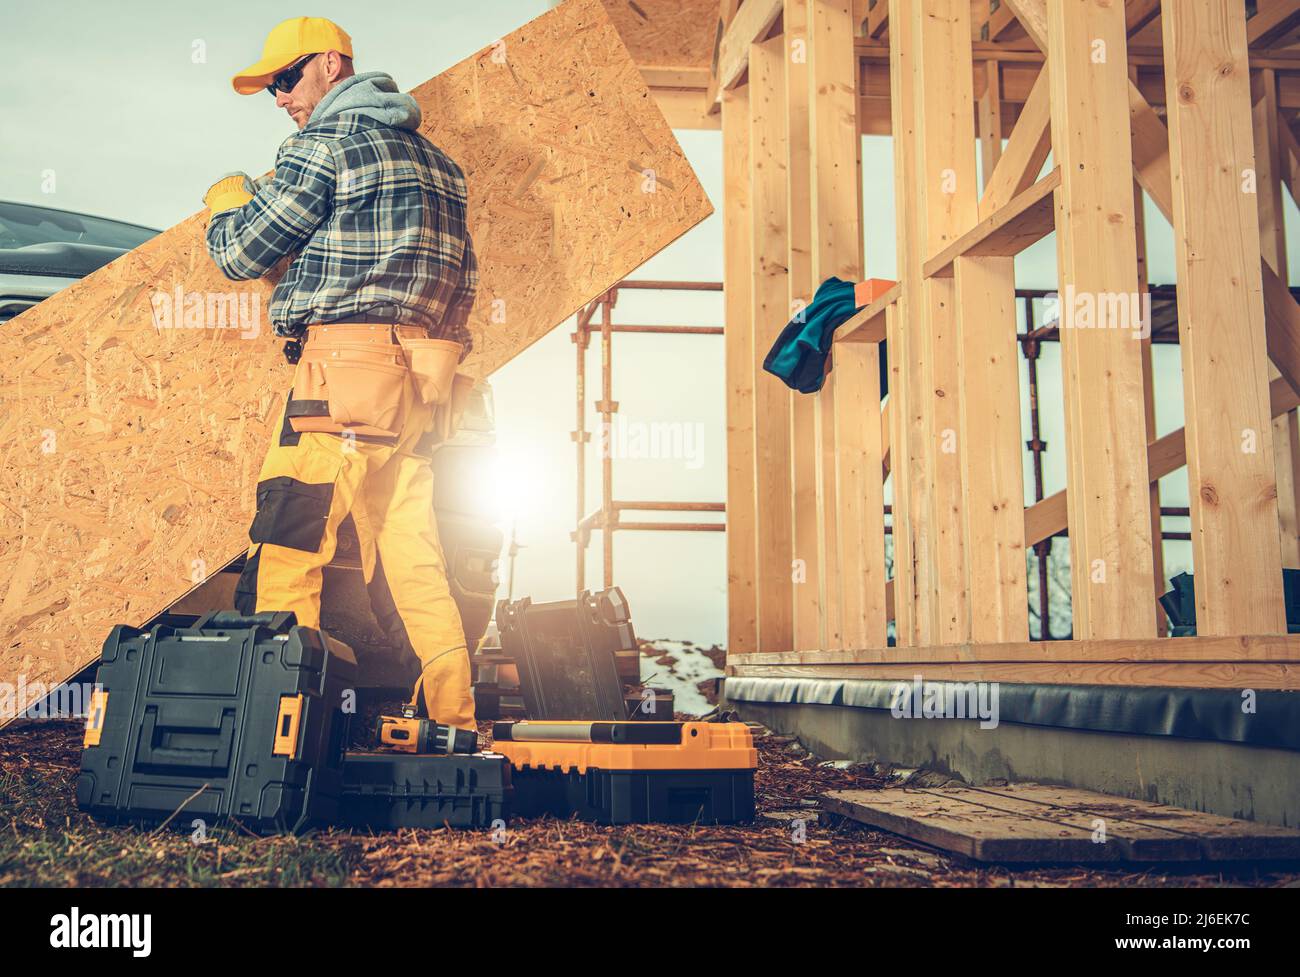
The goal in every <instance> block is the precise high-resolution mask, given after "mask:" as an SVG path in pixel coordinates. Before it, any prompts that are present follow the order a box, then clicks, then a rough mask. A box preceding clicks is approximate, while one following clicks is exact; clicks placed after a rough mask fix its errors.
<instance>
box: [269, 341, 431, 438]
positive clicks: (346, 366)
mask: <svg viewBox="0 0 1300 977" xmlns="http://www.w3.org/2000/svg"><path fill="white" fill-rule="evenodd" d="M410 375H411V371H410V369H409V368H408V367H407V365H406V362H405V359H404V357H403V354H402V351H401V349H400V348H399V347H397V346H393V345H386V344H376V343H347V342H340V343H317V342H313V343H309V344H308V345H307V346H306V348H304V349H303V352H302V359H301V360H299V362H298V369H297V372H296V373H295V374H294V381H293V399H294V401H295V402H296V403H297V404H298V405H299V410H298V414H299V416H305V417H311V416H316V417H326V416H327V417H329V419H330V421H331V422H332V423H335V424H341V425H346V426H348V427H362V428H366V429H376V430H379V431H387V432H392V433H396V432H397V430H398V428H399V426H400V423H401V409H402V400H403V396H404V394H405V391H406V384H407V378H408V377H409V376H410ZM307 405H314V406H315V410H313V411H312V412H311V413H310V414H304V413H303V411H302V410H301V408H302V407H306V406H307ZM298 419H299V417H291V418H290V423H291V424H292V425H293V427H294V429H295V430H299V429H300V428H299V425H298V424H297V423H295V422H296V421H297V420H298ZM316 426H318V425H311V424H310V423H305V424H304V425H303V426H302V428H301V429H302V430H312V429H313V428H314V427H316Z"/></svg>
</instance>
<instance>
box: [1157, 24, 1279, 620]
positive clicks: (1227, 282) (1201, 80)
mask: <svg viewBox="0 0 1300 977" xmlns="http://www.w3.org/2000/svg"><path fill="white" fill-rule="evenodd" d="M1161 19H1162V21H1163V23H1164V38H1165V52H1166V59H1167V60H1166V66H1165V78H1166V84H1167V85H1168V89H1169V96H1168V104H1169V147H1170V163H1171V168H1172V173H1173V184H1172V187H1173V199H1174V226H1175V227H1176V228H1177V230H1178V233H1176V234H1175V235H1174V254H1175V260H1176V263H1177V265H1176V266H1177V272H1178V335H1179V341H1180V342H1179V345H1180V349H1181V353H1182V364H1183V398H1184V404H1185V407H1184V416H1185V417H1186V418H1187V428H1186V442H1185V443H1186V451H1187V481H1188V487H1189V491H1188V496H1189V498H1190V500H1191V519H1192V534H1191V535H1192V561H1193V564H1194V566H1195V567H1196V570H1197V573H1196V580H1197V585H1196V628H1197V633H1198V634H1209V635H1214V634H1265V633H1268V632H1273V631H1280V632H1284V631H1286V619H1285V615H1284V613H1283V606H1282V578H1281V574H1280V573H1279V572H1278V571H1279V569H1280V568H1281V564H1282V560H1281V552H1280V549H1279V538H1278V509H1277V481H1276V475H1275V472H1274V460H1273V438H1272V430H1273V429H1272V418H1271V416H1270V413H1269V391H1268V384H1269V379H1268V355H1267V352H1266V338H1265V331H1264V300H1263V296H1262V284H1261V279H1260V244H1259V240H1260V238H1259V214H1258V209H1257V205H1256V202H1255V196H1257V194H1253V195H1252V194H1247V193H1243V192H1242V179H1243V171H1244V170H1250V169H1253V167H1254V162H1255V149H1254V140H1253V135H1252V132H1251V101H1250V75H1249V71H1248V69H1247V64H1246V21H1245V12H1244V10H1243V8H1241V7H1240V6H1239V5H1234V4H1233V3H1232V0H1206V2H1204V3H1200V4H1179V3H1176V2H1175V3H1169V2H1166V3H1165V4H1164V5H1163V8H1162V13H1161Z"/></svg>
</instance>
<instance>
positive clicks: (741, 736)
mask: <svg viewBox="0 0 1300 977" xmlns="http://www.w3.org/2000/svg"><path fill="white" fill-rule="evenodd" d="M493 748H494V749H496V750H499V751H500V752H501V753H502V754H504V755H505V757H506V758H507V759H508V760H509V761H510V763H511V765H512V766H513V767H514V769H513V771H512V772H511V777H512V780H513V782H514V786H515V813H516V814H518V815H520V816H521V817H540V816H542V815H547V814H549V815H553V816H555V817H557V818H566V819H567V818H571V817H574V816H577V817H578V818H581V819H582V820H585V821H596V822H599V823H601V824H638V823H647V822H659V823H667V824H690V823H693V822H700V823H702V824H731V823H735V822H739V821H749V820H752V819H753V817H754V771H755V769H756V768H757V767H758V753H757V751H756V750H755V749H754V740H753V734H752V732H751V731H750V729H749V727H748V726H746V725H745V724H744V723H706V722H681V723H677V722H671V723H670V722H659V723H653V722H652V723H640V722H622V723H604V722H595V723H583V722H567V723H566V722H554V721H552V722H518V723H497V724H496V725H495V726H494V729H493Z"/></svg>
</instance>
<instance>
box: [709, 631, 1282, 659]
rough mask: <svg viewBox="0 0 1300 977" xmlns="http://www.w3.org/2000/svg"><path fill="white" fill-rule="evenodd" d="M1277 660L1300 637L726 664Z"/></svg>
mask: <svg viewBox="0 0 1300 977" xmlns="http://www.w3.org/2000/svg"><path fill="white" fill-rule="evenodd" d="M1197 661H1221V662H1243V661H1274V662H1295V663H1297V664H1300V635H1285V634H1276V635H1258V636H1247V637H1242V636H1239V635H1231V636H1227V637H1197V636H1193V637H1187V638H1177V639H1170V638H1135V639H1128V638H1091V639H1084V638H1081V639H1079V640H1076V641H1008V642H997V643H992V644H989V643H985V644H976V643H974V642H969V641H968V642H964V643H962V644H955V645H931V646H928V647H915V648H846V649H842V650H839V651H773V652H751V653H749V654H743V655H728V656H727V664H728V665H734V666H738V667H740V666H750V665H957V664H972V663H978V662H1091V663H1097V664H1099V663H1105V662H1111V663H1117V662H1197Z"/></svg>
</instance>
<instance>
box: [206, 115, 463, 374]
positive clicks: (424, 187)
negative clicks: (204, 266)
mask: <svg viewBox="0 0 1300 977" xmlns="http://www.w3.org/2000/svg"><path fill="white" fill-rule="evenodd" d="M207 243H208V253H209V254H210V255H211V256H212V260H213V261H215V262H216V263H217V265H218V267H220V268H221V270H222V272H223V273H224V274H225V275H226V277H227V278H231V279H235V280H245V279H251V278H261V277H263V276H264V275H266V274H267V273H268V272H269V271H270V270H271V269H272V268H273V267H274V266H275V265H276V263H277V262H279V261H280V260H281V259H283V258H285V257H287V256H289V255H293V256H294V257H293V260H292V262H291V263H290V264H289V267H288V269H287V270H286V271H285V274H284V277H283V278H282V279H281V280H280V282H279V283H278V284H277V285H276V286H275V290H274V292H273V293H272V295H271V309H270V318H271V325H272V327H273V328H274V330H275V332H276V334H277V335H280V336H285V337H294V338H296V337H301V336H302V335H303V334H304V333H305V331H306V326H307V324H308V323H316V322H346V321H356V320H359V319H361V320H364V319H369V321H382V322H394V323H404V324H411V325H422V326H424V327H425V328H426V329H428V330H429V335H430V336H433V337H434V338H437V339H450V340H453V341H455V342H458V343H463V344H464V345H465V351H466V352H468V351H469V348H470V345H471V338H470V334H469V330H468V329H467V328H466V322H467V320H468V318H469V311H470V307H471V306H472V305H473V304H474V296H475V293H476V292H477V290H478V263H477V260H476V258H475V255H474V246H473V242H472V241H471V240H470V236H469V230H468V228H467V226H466V188H465V176H464V174H463V173H462V172H461V169H460V167H459V166H458V165H457V164H456V162H455V161H454V160H453V159H451V157H449V156H448V155H447V154H446V153H444V152H442V150H440V149H438V148H437V147H436V146H434V145H433V144H432V143H430V142H429V141H428V140H427V139H425V138H424V137H423V136H421V135H420V134H419V133H417V132H413V131H410V130H406V129H397V128H392V127H389V126H384V125H381V124H380V123H378V122H377V121H375V120H373V119H370V118H368V117H366V116H364V115H359V114H347V115H340V116H334V117H331V118H328V119H325V120H323V121H322V122H320V123H317V124H315V125H310V126H308V127H307V128H305V129H303V130H301V131H300V132H298V133H295V134H294V135H292V136H290V137H289V138H288V139H286V140H285V141H284V143H283V144H282V145H281V146H280V150H279V153H277V155H276V160H275V175H274V177H273V178H272V179H271V180H270V181H269V182H267V183H266V185H264V186H262V187H261V188H260V189H259V190H258V191H257V193H256V195H255V196H254V197H253V199H252V200H250V201H249V202H248V203H247V204H245V205H244V206H243V207H241V208H238V209H233V210H227V211H224V212H222V213H219V214H214V215H213V216H212V220H211V222H210V223H209V224H208V231H207Z"/></svg>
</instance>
